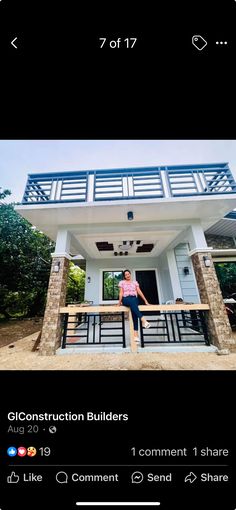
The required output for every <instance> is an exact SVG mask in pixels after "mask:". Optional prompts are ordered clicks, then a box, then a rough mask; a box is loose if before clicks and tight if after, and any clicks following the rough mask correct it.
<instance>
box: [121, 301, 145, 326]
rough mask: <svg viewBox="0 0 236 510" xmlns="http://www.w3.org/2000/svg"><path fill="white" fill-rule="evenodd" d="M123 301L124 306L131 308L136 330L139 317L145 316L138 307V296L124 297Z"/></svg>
mask: <svg viewBox="0 0 236 510" xmlns="http://www.w3.org/2000/svg"><path fill="white" fill-rule="evenodd" d="M122 303H123V305H124V306H128V307H129V308H130V310H131V314H132V318H133V323H134V331H138V318H139V319H141V318H142V316H143V314H142V313H141V312H140V310H139V308H138V298H136V296H127V297H123V299H122Z"/></svg>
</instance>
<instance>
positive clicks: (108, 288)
mask: <svg viewBox="0 0 236 510" xmlns="http://www.w3.org/2000/svg"><path fill="white" fill-rule="evenodd" d="M122 279H123V274H122V271H103V290H102V296H103V300H104V301H113V300H114V301H115V300H118V299H119V287H118V285H119V282H120V281H121V280H122Z"/></svg>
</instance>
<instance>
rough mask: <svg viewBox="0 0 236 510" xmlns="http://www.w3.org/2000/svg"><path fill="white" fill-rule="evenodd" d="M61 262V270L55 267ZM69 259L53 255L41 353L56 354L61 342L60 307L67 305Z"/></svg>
mask: <svg viewBox="0 0 236 510" xmlns="http://www.w3.org/2000/svg"><path fill="white" fill-rule="evenodd" d="M58 263H59V264H60V267H59V271H58V272H55V271H54V268H55V266H56V265H58ZM69 263H70V262H69V260H68V258H66V257H60V256H58V257H55V256H54V257H53V259H52V267H51V274H50V278H49V285H48V293H47V303H46V309H45V314H44V321H43V329H42V336H41V342H40V348H39V354H41V355H42V356H43V355H48V356H50V355H51V354H55V352H56V349H57V348H58V347H59V345H60V342H61V320H60V313H59V311H60V307H61V306H65V301H66V289H67V278H68V270H69Z"/></svg>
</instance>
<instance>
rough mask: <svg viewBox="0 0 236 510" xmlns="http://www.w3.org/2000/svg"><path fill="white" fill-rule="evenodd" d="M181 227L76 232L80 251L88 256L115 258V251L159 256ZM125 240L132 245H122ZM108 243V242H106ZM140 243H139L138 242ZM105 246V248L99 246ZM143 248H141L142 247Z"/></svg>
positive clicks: (141, 256) (134, 255) (137, 255)
mask: <svg viewBox="0 0 236 510" xmlns="http://www.w3.org/2000/svg"><path fill="white" fill-rule="evenodd" d="M180 228H181V229H182V227H178V228H176V229H175V230H165V231H161V230H160V231H157V230H154V231H149V232H147V231H142V230H140V231H139V232H137V231H132V230H130V231H129V232H128V233H127V231H124V232H122V230H121V231H120V232H116V233H110V232H103V233H99V232H97V233H90V234H82V233H78V234H75V232H73V237H74V239H76V240H77V246H78V248H79V251H80V253H83V256H84V257H86V258H92V259H108V258H114V252H116V253H117V254H118V255H117V256H119V253H120V252H123V253H124V252H125V251H126V252H127V253H128V255H129V257H134V258H143V257H145V258H147V257H157V256H158V255H159V254H160V253H161V252H162V251H163V250H164V249H165V248H166V247H167V246H168V245H169V244H170V242H171V241H173V240H174V239H175V237H176V236H177V235H178V234H179V231H180ZM124 242H126V243H127V242H131V246H128V245H127V247H126V248H124V247H122V246H123V243H124ZM104 243H106V244H104ZM137 243H138V244H137ZM101 247H102V248H103V247H105V249H99V248H101ZM140 248H141V249H140Z"/></svg>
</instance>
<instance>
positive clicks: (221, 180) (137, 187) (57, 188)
mask: <svg viewBox="0 0 236 510" xmlns="http://www.w3.org/2000/svg"><path fill="white" fill-rule="evenodd" d="M232 193H236V182H235V180H234V177H233V175H232V173H231V171H230V169H229V166H228V164H226V163H221V164H211V165H188V166H187V165H184V166H165V167H151V168H150V167H145V168H144V167H143V168H133V169H132V168H130V169H111V170H88V171H78V172H64V173H63V172H59V173H45V174H30V175H29V176H28V181H27V184H26V188H25V192H24V196H23V200H22V204H31V205H32V204H44V203H47V204H48V203H62V202H98V201H100V202H101V201H107V200H127V199H128V200H133V199H150V198H171V197H172V198H175V197H185V196H198V195H218V194H232Z"/></svg>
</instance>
